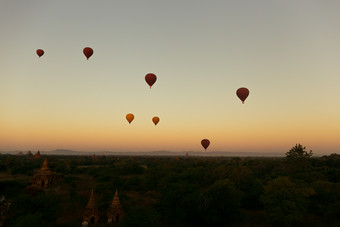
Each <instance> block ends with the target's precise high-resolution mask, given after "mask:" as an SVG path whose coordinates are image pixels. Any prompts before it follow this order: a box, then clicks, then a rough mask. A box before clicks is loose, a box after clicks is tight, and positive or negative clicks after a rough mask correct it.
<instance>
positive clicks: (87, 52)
mask: <svg viewBox="0 0 340 227" xmlns="http://www.w3.org/2000/svg"><path fill="white" fill-rule="evenodd" d="M83 53H84V55H85V56H86V58H87V60H89V58H90V57H91V56H92V54H93V50H92V48H91V47H85V48H84V50H83Z"/></svg>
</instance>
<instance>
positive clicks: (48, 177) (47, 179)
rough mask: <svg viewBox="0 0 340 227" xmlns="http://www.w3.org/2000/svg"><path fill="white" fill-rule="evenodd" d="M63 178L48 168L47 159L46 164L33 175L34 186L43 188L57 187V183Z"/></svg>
mask: <svg viewBox="0 0 340 227" xmlns="http://www.w3.org/2000/svg"><path fill="white" fill-rule="evenodd" d="M60 178H61V176H60V175H57V174H56V172H55V171H51V170H50V169H49V168H48V166H47V159H46V158H45V161H44V164H43V165H42V167H41V169H40V170H39V171H38V172H37V173H35V174H34V175H33V184H34V185H38V186H40V187H43V188H47V187H50V186H53V185H55V183H56V181H57V180H59V179H60Z"/></svg>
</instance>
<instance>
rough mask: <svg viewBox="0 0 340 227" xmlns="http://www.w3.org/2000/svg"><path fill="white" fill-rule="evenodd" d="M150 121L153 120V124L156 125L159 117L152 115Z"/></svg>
mask: <svg viewBox="0 0 340 227" xmlns="http://www.w3.org/2000/svg"><path fill="white" fill-rule="evenodd" d="M152 121H153V123H154V124H155V125H157V124H158V122H159V117H153V118H152Z"/></svg>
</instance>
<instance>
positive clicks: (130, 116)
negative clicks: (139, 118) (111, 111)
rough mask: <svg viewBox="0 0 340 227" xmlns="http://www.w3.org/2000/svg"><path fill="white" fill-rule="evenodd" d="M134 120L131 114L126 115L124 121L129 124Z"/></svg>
mask: <svg viewBox="0 0 340 227" xmlns="http://www.w3.org/2000/svg"><path fill="white" fill-rule="evenodd" d="M134 118H135V116H134V115H133V114H131V113H129V114H127V115H126V120H127V121H128V122H129V124H130V123H131V122H132V121H133V119H134Z"/></svg>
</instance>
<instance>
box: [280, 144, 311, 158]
mask: <svg viewBox="0 0 340 227" xmlns="http://www.w3.org/2000/svg"><path fill="white" fill-rule="evenodd" d="M312 155H313V152H312V150H310V151H309V152H307V151H306V147H304V146H302V145H301V144H296V145H295V146H294V147H293V148H292V149H290V150H289V151H288V152H287V153H286V158H287V159H288V160H292V161H299V160H306V159H309V158H311V157H312Z"/></svg>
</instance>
